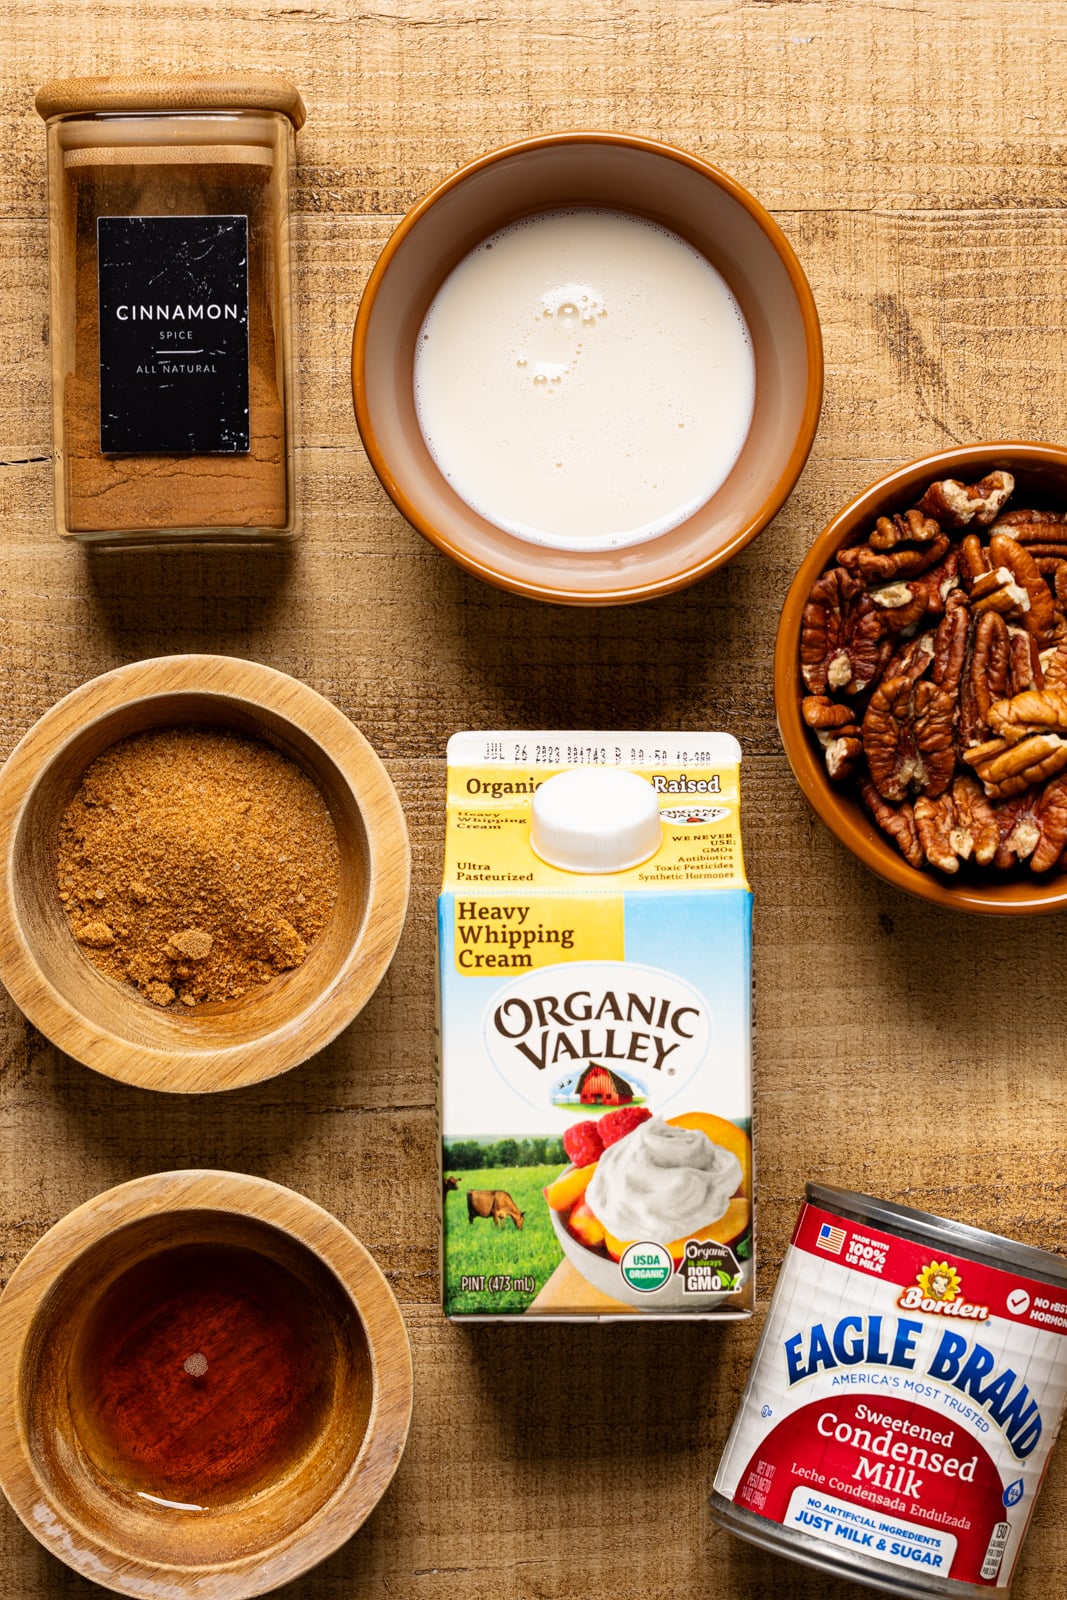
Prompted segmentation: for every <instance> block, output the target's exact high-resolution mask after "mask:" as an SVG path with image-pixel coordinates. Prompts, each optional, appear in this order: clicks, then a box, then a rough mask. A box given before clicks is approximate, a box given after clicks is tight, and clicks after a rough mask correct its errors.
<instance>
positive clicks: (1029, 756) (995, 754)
mask: <svg viewBox="0 0 1067 1600" xmlns="http://www.w3.org/2000/svg"><path fill="white" fill-rule="evenodd" d="M963 759H964V760H965V761H966V762H968V763H969V764H970V765H971V766H972V767H973V768H974V770H975V772H976V773H977V774H978V777H979V778H980V779H981V781H982V787H983V788H984V789H985V792H986V794H987V795H989V796H990V798H991V799H996V800H1010V799H1011V797H1012V795H1016V794H1021V793H1022V791H1023V790H1024V789H1029V788H1031V787H1032V786H1033V785H1034V784H1037V783H1043V782H1044V781H1045V779H1046V778H1052V777H1055V775H1056V773H1058V772H1062V771H1063V769H1064V767H1067V739H1063V738H1061V737H1060V735H1059V734H1058V733H1033V734H1031V735H1030V736H1029V738H1026V739H1022V740H1021V741H1020V742H1019V743H1018V744H1007V743H1006V742H1005V740H1003V739H993V740H990V742H989V743H988V744H981V745H976V746H975V748H974V749H973V750H968V751H966V753H965V754H964V757H963Z"/></svg>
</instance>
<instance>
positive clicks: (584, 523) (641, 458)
mask: <svg viewBox="0 0 1067 1600" xmlns="http://www.w3.org/2000/svg"><path fill="white" fill-rule="evenodd" d="M755 371H756V369H755V358H754V356H753V352H752V342H751V339H750V336H749V332H748V328H747V326H746V324H745V320H744V317H743V315H742V313H741V309H740V307H739V306H738V303H737V301H736V299H735V298H734V296H733V294H732V293H731V291H730V289H729V287H728V285H727V284H726V282H725V280H724V279H723V278H722V277H721V276H720V274H719V273H718V272H717V271H716V270H715V268H714V267H713V266H712V265H711V263H710V262H709V261H707V260H706V259H705V258H704V256H702V255H701V254H700V252H699V251H697V250H695V249H694V248H693V247H692V245H690V244H687V243H686V241H685V240H684V239H682V238H680V237H679V235H678V234H676V233H673V232H671V231H670V229H668V228H663V227H661V226H659V225H658V224H656V223H653V222H649V221H647V220H646V219H645V218H643V217H637V216H632V215H630V214H629V213H628V212H624V211H613V210H597V209H592V208H575V209H571V210H565V211H552V212H543V213H541V214H540V215H537V216H533V217H527V218H525V219H523V220H522V221H520V222H516V223H512V224H511V226H509V227H507V228H503V229H501V230H500V231H499V232H498V233H494V234H493V235H492V236H491V237H490V238H488V239H485V240H483V241H482V243H481V244H480V245H478V246H477V247H476V248H475V249H474V250H472V251H471V252H470V254H469V255H468V256H466V257H465V258H464V259H463V260H462V261H461V262H460V263H459V265H458V266H457V267H456V268H455V269H454V271H453V272H452V273H451V274H450V275H449V277H448V278H446V280H445V282H444V284H443V285H442V287H441V288H440V289H439V290H438V292H437V294H436V296H435V297H434V300H433V303H432V305H431V306H430V309H429V311H428V312H427V315H426V318H425V321H424V322H423V324H422V327H421V329H420V331H419V337H418V341H417V344H416V354H415V405H416V411H417V414H418V418H419V426H420V427H421V429H422V433H423V437H424V438H425V440H426V443H427V445H428V447H429V450H430V453H431V455H432V456H433V458H434V460H435V461H436V463H437V465H438V467H439V468H440V470H441V472H442V473H443V474H444V476H445V477H446V478H447V479H448V481H449V482H450V483H451V485H452V487H453V488H454V489H455V491H456V493H457V494H458V495H459V496H460V497H461V498H462V499H463V500H465V501H466V502H467V503H468V505H470V506H471V507H473V509H474V510H475V511H477V512H478V513H479V515H480V516H483V517H485V518H486V519H487V520H488V521H489V522H492V523H494V524H495V525H496V526H497V527H499V528H502V529H504V531H505V532H507V533H512V534H515V535H517V536H518V537H519V538H521V539H528V540H531V541H533V542H534V543H536V544H544V545H551V546H553V547H555V548H558V549H563V550H607V549H610V548H612V547H614V546H626V545H633V544H637V543H640V542H642V541H644V540H646V539H651V538H654V537H656V536H657V535H658V534H661V533H664V532H666V531H667V530H669V529H670V528H673V527H677V526H678V524H679V523H681V522H684V521H685V519H686V518H687V517H689V516H692V514H693V513H694V512H695V511H697V510H698V509H699V508H700V507H701V506H702V505H704V503H705V502H706V501H707V500H709V499H710V498H711V496H712V495H713V494H714V493H715V491H716V490H717V489H718V488H719V487H720V486H721V485H722V483H723V482H724V481H725V479H726V477H727V475H728V474H729V472H730V470H731V468H732V467H733V465H734V463H735V461H736V460H737V458H738V456H739V455H740V453H741V447H742V445H743V444H744V442H745V438H746V435H747V434H748V430H749V427H750V425H751V422H752V412H753V406H754V403H755V387H756V379H755Z"/></svg>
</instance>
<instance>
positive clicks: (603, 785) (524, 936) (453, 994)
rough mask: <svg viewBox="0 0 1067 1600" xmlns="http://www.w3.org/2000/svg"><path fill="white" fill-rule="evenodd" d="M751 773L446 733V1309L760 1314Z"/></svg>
mask: <svg viewBox="0 0 1067 1600" xmlns="http://www.w3.org/2000/svg"><path fill="white" fill-rule="evenodd" d="M739 762H740V750H739V749H738V746H737V742H736V740H734V739H732V738H731V737H730V736H729V735H728V734H721V733H712V734H706V733H704V734H687V735H682V734H661V733H657V734H633V733H608V734H605V733H596V734H591V733H534V734H526V733H488V734H473V733H468V734H457V735H456V736H455V737H454V738H453V739H452V740H450V742H449V747H448V763H449V764H448V813H447V829H446V844H445V873H444V884H443V889H442V893H441V898H440V901H439V903H438V936H439V937H438V952H439V991H440V1058H441V1125H442V1159H443V1169H442V1180H443V1181H442V1192H443V1199H444V1254H443V1282H444V1302H445V1310H446V1311H447V1313H448V1314H449V1315H450V1316H454V1317H500V1316H508V1317H515V1316H533V1317H538V1316H565V1317H588V1318H597V1317H610V1316H617V1315H632V1314H633V1313H634V1312H638V1313H644V1314H645V1315H651V1316H694V1315H696V1316H716V1317H724V1316H725V1317H742V1316H747V1315H749V1314H750V1312H751V1307H752V1152H751V1144H750V1140H749V1127H750V1121H751V1061H750V1012H751V894H750V891H749V889H748V885H747V883H746V882H745V877H744V866H743V863H742V859H741V838H740V830H739V817H738V813H739V805H740V793H739Z"/></svg>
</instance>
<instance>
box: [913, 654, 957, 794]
mask: <svg viewBox="0 0 1067 1600" xmlns="http://www.w3.org/2000/svg"><path fill="white" fill-rule="evenodd" d="M957 693H958V688H957V690H956V691H955V692H954V691H952V690H950V689H947V688H942V687H941V685H940V684H937V683H931V682H928V681H926V680H924V681H923V682H921V683H917V684H916V685H915V723H914V728H915V735H914V736H915V745H916V749H917V750H918V752H919V761H920V770H919V771H918V772H917V774H916V776H917V778H918V782H919V787H920V789H921V790H922V792H923V794H924V795H927V796H929V797H930V798H931V799H934V798H936V797H937V796H938V795H939V794H943V793H944V791H945V790H946V789H947V788H948V786H949V784H950V783H951V782H952V774H953V772H954V771H955V769H956V749H955V742H954V740H953V729H954V726H955V722H956V698H957Z"/></svg>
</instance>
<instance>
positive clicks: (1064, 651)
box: [1041, 640, 1067, 689]
mask: <svg viewBox="0 0 1067 1600" xmlns="http://www.w3.org/2000/svg"><path fill="white" fill-rule="evenodd" d="M1041 672H1042V676H1043V678H1044V685H1043V687H1044V688H1046V689H1063V688H1067V641H1063V640H1061V642H1060V643H1059V644H1058V645H1056V646H1055V648H1054V649H1051V650H1043V651H1042V652H1041Z"/></svg>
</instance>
